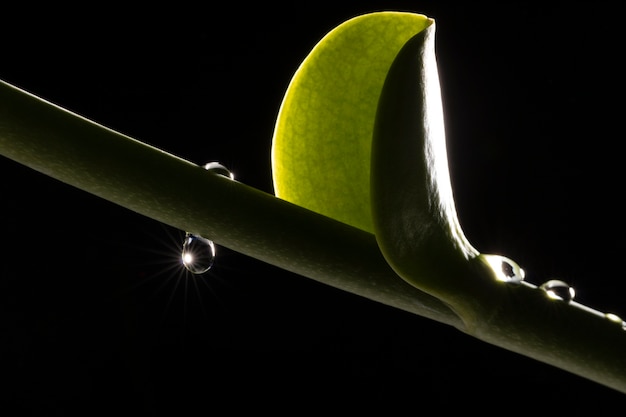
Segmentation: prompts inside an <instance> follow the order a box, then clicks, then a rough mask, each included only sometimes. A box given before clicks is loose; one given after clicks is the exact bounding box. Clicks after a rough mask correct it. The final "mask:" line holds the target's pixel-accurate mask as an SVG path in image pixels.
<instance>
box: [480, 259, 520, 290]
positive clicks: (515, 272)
mask: <svg viewBox="0 0 626 417" xmlns="http://www.w3.org/2000/svg"><path fill="white" fill-rule="evenodd" d="M479 256H481V257H482V258H483V259H484V260H485V261H487V264H489V266H490V267H491V269H493V272H494V274H495V276H496V279H497V280H498V281H503V282H510V283H514V284H515V283H520V282H522V281H523V280H524V277H525V275H526V273H525V272H524V270H523V269H522V268H520V266H519V265H518V264H517V263H515V262H514V261H512V260H511V259H509V258H506V257H504V256H500V255H485V254H481V255H479Z"/></svg>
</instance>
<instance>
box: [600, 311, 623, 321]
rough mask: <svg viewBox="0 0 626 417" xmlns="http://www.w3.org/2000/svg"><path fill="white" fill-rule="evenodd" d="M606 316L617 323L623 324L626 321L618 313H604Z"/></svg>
mask: <svg viewBox="0 0 626 417" xmlns="http://www.w3.org/2000/svg"><path fill="white" fill-rule="evenodd" d="M604 317H606V318H607V319H609V320H611V321H614V322H615V323H619V324H623V323H624V321H623V320H622V318H621V317H620V316H618V315H617V314H613V313H606V314H605V315H604Z"/></svg>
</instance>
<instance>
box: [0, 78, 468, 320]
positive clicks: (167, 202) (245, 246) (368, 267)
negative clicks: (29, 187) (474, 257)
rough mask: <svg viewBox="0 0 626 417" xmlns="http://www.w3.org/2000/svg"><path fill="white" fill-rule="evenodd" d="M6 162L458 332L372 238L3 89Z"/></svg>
mask: <svg viewBox="0 0 626 417" xmlns="http://www.w3.org/2000/svg"><path fill="white" fill-rule="evenodd" d="M0 154H2V155H4V156H6V157H8V158H10V159H12V160H14V161H17V162H19V163H21V164H23V165H26V166H28V167H30V168H32V169H34V170H36V171H39V172H42V173H44V174H45V175H48V176H50V177H52V178H56V179H57V180H60V181H62V182H64V183H67V184H70V185H72V186H74V187H77V188H79V189H81V190H84V191H86V192H89V193H91V194H94V195H96V196H99V197H101V198H104V199H106V200H108V201H111V202H113V203H116V204H118V205H120V206H122V207H125V208H127V209H129V210H132V211H134V212H137V213H140V214H142V215H145V216H147V217H150V218H152V219H154V220H157V221H159V222H162V223H165V224H168V225H170V226H173V227H175V228H178V229H180V230H184V231H188V232H192V233H196V234H199V235H202V236H204V237H207V238H209V239H211V240H213V241H214V242H215V243H217V244H219V245H222V246H224V247H228V248H231V249H233V250H236V251H237V252H239V253H242V254H245V255H248V256H251V257H254V258H256V259H259V260H261V261H263V262H266V263H269V264H272V265H275V266H277V267H280V268H282V269H285V270H288V271H291V272H294V273H296V274H299V275H302V276H305V277H308V278H311V279H314V280H316V281H319V282H322V283H324V284H327V285H330V286H333V287H336V288H339V289H342V290H345V291H348V292H350V293H354V294H357V295H360V296H363V297H366V298H368V299H371V300H374V301H377V302H380V303H383V304H386V305H389V306H393V307H395V308H399V309H401V310H405V311H408V312H411V313H414V314H417V315H420V316H424V317H426V318H429V319H433V320H436V321H439V322H441V323H445V324H448V325H451V326H454V327H457V328H460V327H461V326H462V324H461V321H460V320H459V318H458V317H457V316H456V314H454V313H453V312H452V311H451V310H450V309H449V308H448V307H447V306H446V305H445V304H443V303H442V302H441V301H439V300H438V299H437V298H435V297H433V296H431V295H428V294H426V293H424V292H422V291H420V290H418V289H416V288H415V287H413V286H411V285H409V284H407V283H406V282H404V280H402V279H400V278H399V277H398V276H397V275H396V274H395V272H393V270H392V269H391V268H390V267H389V266H388V264H387V262H385V260H384V258H383V257H382V255H381V254H380V251H379V249H378V245H377V244H376V240H375V238H374V236H373V235H371V234H369V233H367V232H364V231H362V230H360V229H357V228H354V227H351V226H349V225H346V224H344V223H341V222H338V221H335V220H333V219H330V218H328V217H325V216H322V215H319V214H317V213H314V212H312V211H309V210H306V209H304V208H302V207H299V206H296V205H294V204H291V203H288V202H286V201H284V200H281V199H278V198H276V197H275V196H273V195H270V194H267V193H264V192H262V191H259V190H257V189H254V188H252V187H249V186H246V185H245V184H242V183H239V182H236V181H231V180H230V179H227V178H225V177H222V176H220V175H216V174H211V173H209V172H207V171H206V170H205V169H204V168H202V167H199V166H198V165H195V164H193V163H191V162H189V161H186V160H184V159H181V158H178V157H176V156H174V155H171V154H169V153H166V152H163V151H162V150H159V149H157V148H154V147H152V146H149V145H146V144H144V143H142V142H139V141H137V140H134V139H132V138H130V137H128V136H125V135H122V134H120V133H118V132H115V131H113V130H111V129H108V128H106V127H103V126H101V125H99V124H97V123H94V122H92V121H90V120H87V119H85V118H83V117H81V116H78V115H76V114H74V113H71V112H69V111H67V110H65V109H62V108H60V107H58V106H55V105H54V104H52V103H49V102H47V101H45V100H42V99H41V98H38V97H36V96H34V95H32V94H29V93H27V92H25V91H23V90H21V89H19V88H16V87H15V86H12V85H10V84H7V83H5V82H2V81H0Z"/></svg>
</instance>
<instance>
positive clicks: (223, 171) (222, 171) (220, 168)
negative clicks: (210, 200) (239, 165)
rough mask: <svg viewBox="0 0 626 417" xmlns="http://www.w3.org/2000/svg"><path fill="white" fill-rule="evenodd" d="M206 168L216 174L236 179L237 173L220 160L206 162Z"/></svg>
mask: <svg viewBox="0 0 626 417" xmlns="http://www.w3.org/2000/svg"><path fill="white" fill-rule="evenodd" d="M204 169H206V170H207V171H211V172H213V173H215V174H218V175H222V176H224V177H226V178H230V179H231V180H234V179H235V175H234V174H233V173H232V172H230V170H229V169H228V168H226V167H225V166H224V165H222V164H220V163H219V162H208V163H206V164H204Z"/></svg>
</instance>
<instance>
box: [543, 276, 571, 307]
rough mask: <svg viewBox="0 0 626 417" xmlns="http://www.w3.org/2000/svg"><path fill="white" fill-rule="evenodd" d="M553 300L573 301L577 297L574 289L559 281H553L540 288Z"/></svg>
mask: <svg viewBox="0 0 626 417" xmlns="http://www.w3.org/2000/svg"><path fill="white" fill-rule="evenodd" d="M539 288H541V289H542V290H543V291H545V293H546V295H547V296H548V297H550V298H551V299H553V300H563V301H567V302H569V301H572V300H573V299H574V296H575V295H576V291H574V287H571V286H570V285H569V284H568V283H566V282H563V281H561V280H558V279H551V280H549V281H546V282H544V283H543V284H541V286H540V287H539Z"/></svg>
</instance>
